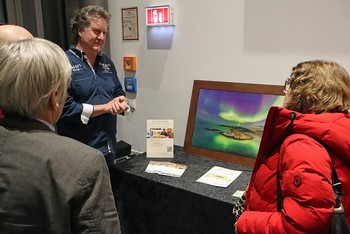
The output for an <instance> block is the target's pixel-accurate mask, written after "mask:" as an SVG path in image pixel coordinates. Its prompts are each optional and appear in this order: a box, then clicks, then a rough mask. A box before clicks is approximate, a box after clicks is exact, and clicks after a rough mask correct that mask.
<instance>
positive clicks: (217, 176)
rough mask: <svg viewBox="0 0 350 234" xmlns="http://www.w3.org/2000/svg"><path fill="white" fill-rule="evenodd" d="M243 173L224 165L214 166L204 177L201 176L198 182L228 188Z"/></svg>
mask: <svg viewBox="0 0 350 234" xmlns="http://www.w3.org/2000/svg"><path fill="white" fill-rule="evenodd" d="M241 173H242V171H236V170H230V169H226V168H223V167H218V166H214V167H213V168H212V169H210V170H209V171H208V172H207V173H205V174H204V175H203V176H202V177H200V178H199V179H198V180H197V182H201V183H205V184H210V185H214V186H219V187H224V188H226V187H227V186H229V185H230V184H231V183H232V182H233V181H234V180H235V179H237V177H238V176H239V175H240V174H241Z"/></svg>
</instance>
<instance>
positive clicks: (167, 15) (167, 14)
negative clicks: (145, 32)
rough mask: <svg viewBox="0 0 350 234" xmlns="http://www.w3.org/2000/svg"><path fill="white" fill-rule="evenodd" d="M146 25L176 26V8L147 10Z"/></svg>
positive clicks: (148, 8)
mask: <svg viewBox="0 0 350 234" xmlns="http://www.w3.org/2000/svg"><path fill="white" fill-rule="evenodd" d="M146 25H148V26H160V25H174V7H173V6H170V5H168V6H157V7H147V8H146Z"/></svg>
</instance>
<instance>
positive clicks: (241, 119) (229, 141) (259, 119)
mask: <svg viewBox="0 0 350 234" xmlns="http://www.w3.org/2000/svg"><path fill="white" fill-rule="evenodd" d="M282 101H283V96H279V95H271V94H257V93H246V92H233V91H223V90H211V89H200V91H199V96H198V103H197V111H196V117H195V123H194V128H193V135H192V145H193V146H196V147H200V148H205V149H209V150H215V151H221V152H225V153H233V154H236V155H241V156H246V157H251V158H256V155H257V153H258V150H259V145H260V140H261V136H262V131H263V128H264V124H265V120H266V116H267V113H268V111H269V108H270V107H271V106H281V104H282Z"/></svg>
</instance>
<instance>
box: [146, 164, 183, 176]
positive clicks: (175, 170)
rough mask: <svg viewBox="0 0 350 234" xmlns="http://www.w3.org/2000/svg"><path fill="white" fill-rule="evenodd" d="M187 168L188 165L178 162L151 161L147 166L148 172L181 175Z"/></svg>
mask: <svg viewBox="0 0 350 234" xmlns="http://www.w3.org/2000/svg"><path fill="white" fill-rule="evenodd" d="M186 168H187V166H186V165H182V164H178V163H171V162H157V161H150V162H149V163H148V166H147V168H146V172H147V173H157V174H160V175H167V176H173V177H180V176H181V175H182V174H183V173H184V172H185V170H186Z"/></svg>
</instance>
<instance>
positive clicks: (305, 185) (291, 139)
mask: <svg viewBox="0 0 350 234" xmlns="http://www.w3.org/2000/svg"><path fill="white" fill-rule="evenodd" d="M292 113H293V112H292V111H289V110H287V109H284V108H279V107H272V108H271V109H270V112H269V114H268V117H267V120H266V124H265V128H264V132H263V137H262V140H261V145H260V149H259V153H258V156H257V160H256V163H255V165H254V169H253V173H252V177H251V181H250V185H249V188H248V191H247V203H246V209H245V212H243V214H242V215H241V216H240V218H239V219H238V221H237V229H238V233H278V234H281V233H293V234H294V233H308V234H312V233H317V234H321V233H328V232H329V228H330V222H331V218H332V215H333V210H334V204H335V201H334V192H333V189H332V186H331V183H332V177H331V175H332V171H331V158H330V156H331V157H332V159H333V162H334V164H335V168H336V171H337V174H338V177H339V180H340V181H341V182H342V189H343V199H342V203H343V206H344V210H345V214H346V217H347V220H348V223H350V180H349V178H350V117H349V115H348V114H344V113H325V114H319V115H316V114H300V113H295V118H292V116H293V114H292ZM291 119H293V121H292V120H291ZM320 142H322V144H324V145H326V146H327V149H328V150H329V153H330V155H329V153H328V151H327V150H326V149H325V148H324V147H323V145H322V144H321V143H320ZM277 167H278V170H279V174H280V177H281V178H280V185H281V192H282V194H281V195H282V197H283V209H282V211H281V212H277V202H276V188H277V185H276V172H277Z"/></svg>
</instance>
